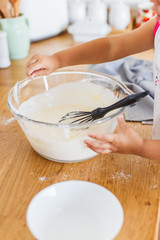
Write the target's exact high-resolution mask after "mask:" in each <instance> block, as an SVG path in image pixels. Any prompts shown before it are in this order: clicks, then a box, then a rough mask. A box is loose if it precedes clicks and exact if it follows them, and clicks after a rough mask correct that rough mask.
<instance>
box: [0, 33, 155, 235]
mask: <svg viewBox="0 0 160 240" xmlns="http://www.w3.org/2000/svg"><path fill="white" fill-rule="evenodd" d="M74 44H75V43H74V42H73V40H72V37H71V36H70V35H68V34H67V33H63V34H61V35H59V36H56V37H53V38H50V39H48V40H44V41H40V42H37V43H32V44H31V48H30V52H29V56H28V57H27V58H25V59H22V60H16V61H12V65H11V67H9V68H7V69H0V239H3V240H22V239H23V240H32V239H34V238H33V236H32V235H31V233H30V231H29V229H28V227H27V223H26V210H27V207H28V205H29V203H30V201H31V199H32V198H33V197H34V196H35V195H36V194H37V193H38V192H39V191H40V190H42V189H43V188H45V187H47V186H49V185H51V184H54V183H57V182H61V181H66V180H85V181H89V182H93V183H97V184H100V185H101V186H104V187H105V188H107V189H108V190H110V191H111V192H112V193H113V194H115V196H116V197H117V198H118V199H119V200H120V202H121V204H122V207H123V210H124V224H123V226H122V228H121V230H120V232H119V234H118V235H117V236H116V238H115V239H116V240H153V239H154V240H155V239H157V237H158V210H159V187H160V186H159V179H160V170H159V169H160V168H159V167H160V162H159V161H154V160H148V159H144V158H142V157H138V156H134V155H122V154H108V155H98V156H96V157H94V158H92V159H90V160H88V161H84V162H79V163H70V164H64V163H57V162H52V161H49V160H46V159H44V158H43V157H41V156H39V155H38V154H37V153H36V152H35V151H34V150H33V149H32V148H31V146H30V144H29V143H28V141H27V139H26V137H25V135H24V133H23V132H22V130H21V128H20V126H19V125H18V123H17V121H16V120H15V118H14V117H13V115H12V114H11V113H10V111H9V109H8V107H7V95H8V92H9V90H10V89H11V88H12V87H13V85H14V84H15V83H16V82H17V81H20V80H22V79H24V78H26V75H25V65H26V62H27V61H28V60H29V58H30V57H31V56H32V55H34V54H35V53H41V54H51V53H53V52H56V51H59V50H62V49H65V48H68V47H71V46H73V45H74ZM153 54H154V50H151V51H147V52H145V53H141V54H137V55H136V56H137V57H139V58H142V59H148V60H152V59H153ZM67 69H77V70H79V69H81V70H82V69H86V66H83V65H82V66H74V68H73V67H70V68H67ZM128 124H129V125H130V126H132V127H133V128H134V129H135V130H136V131H137V132H138V133H139V134H140V135H141V136H142V137H144V138H148V139H150V138H151V132H152V125H142V124H141V123H128ZM75 240H76V239H75ZM98 240H99V239H98Z"/></svg>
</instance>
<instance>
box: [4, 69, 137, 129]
mask: <svg viewBox="0 0 160 240" xmlns="http://www.w3.org/2000/svg"><path fill="white" fill-rule="evenodd" d="M61 74H90V75H91V76H97V77H104V78H106V77H107V78H110V79H112V80H113V81H115V82H116V83H117V84H118V85H119V86H120V87H121V88H122V89H123V90H124V92H125V93H126V94H127V95H130V94H133V93H134V92H133V91H132V90H130V89H129V88H128V87H127V86H126V85H125V84H124V83H122V82H121V81H119V80H118V79H116V78H114V77H112V76H110V75H107V74H105V73H99V72H94V71H81V70H58V71H55V72H53V73H51V74H49V75H48V76H38V77H36V78H34V79H33V80H30V79H29V78H25V79H23V80H22V81H19V82H17V83H18V84H24V85H25V84H26V83H28V82H30V81H34V80H35V79H38V78H41V77H49V76H52V75H61ZM82 81H83V80H82ZM17 83H16V84H17ZM16 84H15V85H16ZM15 85H14V86H13V87H12V88H11V90H10V91H9V93H8V96H7V105H8V108H9V110H10V111H11V113H12V114H13V115H14V116H15V117H17V118H18V119H22V120H25V121H29V122H33V123H36V124H40V125H46V126H53V127H58V128H64V129H74V128H76V129H77V128H82V127H89V126H93V125H96V124H101V123H104V122H106V121H108V120H110V119H111V118H114V117H116V116H118V115H119V114H120V113H122V112H123V111H124V110H125V108H126V107H121V108H120V109H119V110H118V111H117V112H116V113H114V114H111V115H110V116H108V117H105V118H100V119H97V120H94V121H91V122H88V123H81V124H68V123H63V124H62V123H57V124H56V123H48V122H43V121H37V120H34V119H31V118H28V117H26V116H24V115H22V114H20V113H19V112H18V110H16V109H15V108H14V106H13V105H12V104H11V101H10V99H11V97H12V95H13V89H14V87H15Z"/></svg>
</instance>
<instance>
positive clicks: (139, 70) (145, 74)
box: [88, 57, 154, 123]
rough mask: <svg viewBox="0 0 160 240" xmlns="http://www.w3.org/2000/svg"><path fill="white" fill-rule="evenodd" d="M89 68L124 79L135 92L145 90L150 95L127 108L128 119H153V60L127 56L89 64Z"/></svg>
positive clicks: (140, 120) (138, 120)
mask: <svg viewBox="0 0 160 240" xmlns="http://www.w3.org/2000/svg"><path fill="white" fill-rule="evenodd" d="M88 70H90V71H95V72H101V73H106V74H108V75H110V76H113V77H114V78H116V79H118V80H120V81H122V82H123V83H125V84H126V85H127V87H128V88H129V89H131V90H132V91H133V92H135V93H138V92H142V91H144V90H147V91H149V93H150V95H148V96H147V97H145V98H144V99H142V100H140V101H139V102H138V103H137V104H136V105H134V106H132V107H127V108H126V110H125V119H126V121H136V122H145V123H147V121H149V122H150V120H152V119H153V101H154V80H153V62H152V61H147V60H141V59H138V58H135V57H126V58H122V59H120V60H116V61H112V62H107V63H102V64H93V65H89V68H88Z"/></svg>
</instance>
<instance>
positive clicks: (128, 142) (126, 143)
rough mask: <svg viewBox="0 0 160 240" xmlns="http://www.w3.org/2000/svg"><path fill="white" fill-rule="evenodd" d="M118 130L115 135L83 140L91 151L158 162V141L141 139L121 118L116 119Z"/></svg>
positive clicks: (159, 146)
mask: <svg viewBox="0 0 160 240" xmlns="http://www.w3.org/2000/svg"><path fill="white" fill-rule="evenodd" d="M118 124H119V128H120V130H121V131H120V132H119V133H115V134H89V137H91V138H93V139H94V140H97V141H94V140H88V139H87V140H85V141H84V142H85V143H86V144H87V146H88V147H89V148H91V149H92V150H93V151H95V152H97V153H100V154H106V153H111V152H112V153H123V154H135V155H138V156H141V157H145V158H149V159H154V160H160V140H146V139H142V138H141V137H140V136H139V135H138V134H137V133H136V132H135V131H134V130H133V129H132V128H131V127H129V126H128V125H127V124H126V122H125V121H124V119H123V117H122V116H120V117H119V118H118Z"/></svg>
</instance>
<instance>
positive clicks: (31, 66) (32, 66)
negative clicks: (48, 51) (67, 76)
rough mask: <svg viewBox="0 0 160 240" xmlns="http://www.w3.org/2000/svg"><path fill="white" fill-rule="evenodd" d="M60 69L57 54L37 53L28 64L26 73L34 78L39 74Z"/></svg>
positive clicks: (44, 74) (46, 73)
mask: <svg viewBox="0 0 160 240" xmlns="http://www.w3.org/2000/svg"><path fill="white" fill-rule="evenodd" d="M56 69H58V59H57V58H56V55H53V56H46V55H40V54H37V55H35V56H33V57H32V58H31V59H30V60H29V62H28V63H27V66H26V74H27V76H28V77H29V78H31V79H33V78H35V77H38V76H46V75H48V74H50V73H52V72H54V71H55V70H56Z"/></svg>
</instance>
